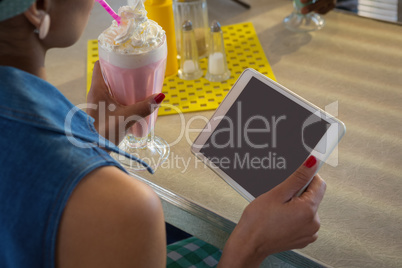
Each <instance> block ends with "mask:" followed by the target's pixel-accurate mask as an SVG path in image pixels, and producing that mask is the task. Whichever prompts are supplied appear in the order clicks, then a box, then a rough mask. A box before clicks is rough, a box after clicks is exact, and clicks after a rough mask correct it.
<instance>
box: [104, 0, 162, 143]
mask: <svg viewBox="0 0 402 268" xmlns="http://www.w3.org/2000/svg"><path fill="white" fill-rule="evenodd" d="M119 15H120V16H121V25H120V26H119V25H117V23H116V22H115V21H114V22H113V24H112V25H111V26H110V27H109V28H108V29H106V30H105V31H104V32H103V33H102V34H101V35H100V36H99V38H98V51H99V61H100V65H101V68H102V73H103V75H104V78H105V80H106V82H107V84H108V86H109V88H110V90H111V94H112V95H113V96H114V97H115V99H116V100H117V101H118V102H119V103H121V104H122V105H131V104H134V103H136V102H139V101H142V100H144V99H145V98H147V97H149V96H150V95H152V94H155V93H160V92H161V90H162V87H163V80H164V76H165V69H166V57H167V45H166V37H165V32H164V31H163V29H162V28H161V27H160V26H159V25H158V24H157V23H156V22H154V21H152V20H148V19H147V17H146V11H145V9H144V8H143V5H142V2H141V1H139V4H138V5H137V6H135V7H133V6H125V7H121V8H120V9H119ZM156 117H157V112H155V113H153V114H152V115H150V116H148V117H147V118H144V120H140V121H138V122H137V123H136V124H134V126H132V127H131V128H130V129H129V131H128V133H127V134H128V135H129V136H130V138H131V139H133V138H135V139H136V140H137V141H136V143H138V142H141V141H140V140H141V138H144V137H147V135H148V134H149V133H150V132H151V131H152V129H153V126H154V125H155V120H156ZM141 143H144V141H142V142H141Z"/></svg>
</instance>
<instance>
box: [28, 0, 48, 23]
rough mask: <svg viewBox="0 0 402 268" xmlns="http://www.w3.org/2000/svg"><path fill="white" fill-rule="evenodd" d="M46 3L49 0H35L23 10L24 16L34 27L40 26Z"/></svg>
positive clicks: (44, 14)
mask: <svg viewBox="0 0 402 268" xmlns="http://www.w3.org/2000/svg"><path fill="white" fill-rule="evenodd" d="M48 4H49V1H47V0H42V1H41V0H37V1H35V2H34V3H33V4H32V5H31V6H30V7H29V8H28V9H27V10H26V11H25V12H24V15H25V17H26V18H27V19H28V20H29V21H30V22H31V23H32V25H33V26H34V27H35V28H36V29H38V28H39V27H40V24H41V22H42V20H43V18H44V17H45V16H46V14H47V13H46V11H45V10H47V7H48ZM39 5H40V6H41V7H39Z"/></svg>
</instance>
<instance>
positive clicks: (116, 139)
mask: <svg viewBox="0 0 402 268" xmlns="http://www.w3.org/2000/svg"><path fill="white" fill-rule="evenodd" d="M164 98H165V95H164V94H163V93H159V94H155V95H152V96H150V97H148V98H146V99H145V100H143V101H141V102H137V103H135V104H133V105H129V106H124V105H121V104H119V103H118V102H117V101H116V100H115V99H114V98H113V97H112V96H111V95H110V93H109V89H108V87H107V85H106V84H105V81H104V79H103V76H102V72H101V69H100V65H99V61H97V62H96V63H95V66H94V70H93V75H92V84H91V89H90V91H89V93H88V96H87V103H88V108H87V109H86V112H87V114H89V115H90V116H92V117H93V118H94V119H95V123H94V125H95V128H96V130H97V131H98V132H99V134H101V135H102V136H104V137H105V138H107V139H108V140H110V141H111V142H113V143H114V144H117V145H118V144H119V143H120V141H122V140H123V138H124V136H125V135H126V131H127V130H128V129H129V128H130V127H131V126H132V125H134V123H135V122H137V121H138V120H141V119H142V118H145V117H146V116H148V115H150V114H151V113H152V112H154V111H155V110H156V109H157V108H158V107H159V104H160V103H161V102H162V101H163V99H164Z"/></svg>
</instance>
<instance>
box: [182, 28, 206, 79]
mask: <svg viewBox="0 0 402 268" xmlns="http://www.w3.org/2000/svg"><path fill="white" fill-rule="evenodd" d="M202 75H203V72H202V70H201V68H200V63H199V59H198V48H197V43H196V40H195V34H194V30H193V25H192V23H191V21H189V20H187V21H185V22H184V23H183V26H182V30H181V50H180V69H179V77H180V78H181V79H184V80H195V79H198V78H200V77H201V76H202Z"/></svg>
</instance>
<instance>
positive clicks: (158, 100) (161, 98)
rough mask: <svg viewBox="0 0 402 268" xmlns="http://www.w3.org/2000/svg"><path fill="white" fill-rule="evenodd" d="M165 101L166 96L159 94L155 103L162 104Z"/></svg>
mask: <svg viewBox="0 0 402 268" xmlns="http://www.w3.org/2000/svg"><path fill="white" fill-rule="evenodd" d="M164 99H165V94H163V93H159V94H158V95H157V96H156V97H155V99H154V100H155V102H156V104H159V103H161V102H162V101H163V100H164Z"/></svg>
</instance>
